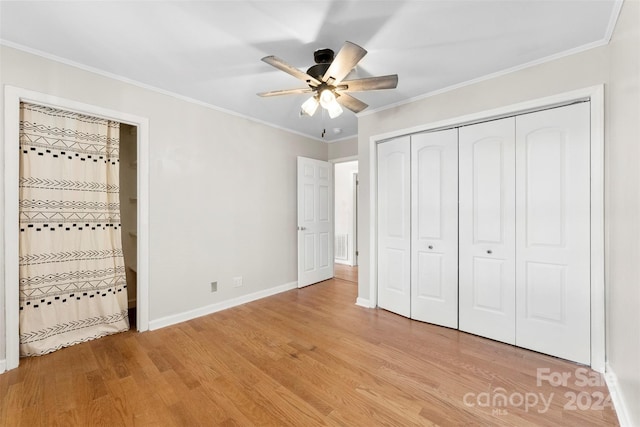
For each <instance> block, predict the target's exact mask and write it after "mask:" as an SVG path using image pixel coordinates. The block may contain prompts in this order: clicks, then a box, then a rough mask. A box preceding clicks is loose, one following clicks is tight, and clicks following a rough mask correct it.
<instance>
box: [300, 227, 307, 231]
mask: <svg viewBox="0 0 640 427" xmlns="http://www.w3.org/2000/svg"><path fill="white" fill-rule="evenodd" d="M306 229H307V227H300V226H298V231H304V230H306Z"/></svg>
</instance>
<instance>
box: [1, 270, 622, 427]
mask: <svg viewBox="0 0 640 427" xmlns="http://www.w3.org/2000/svg"><path fill="white" fill-rule="evenodd" d="M355 298H356V285H355V284H348V283H347V282H345V281H342V280H329V281H326V282H322V283H319V284H316V285H313V286H308V287H306V288H304V289H300V290H292V291H289V292H285V293H282V294H279V295H276V296H273V297H269V298H266V299H263V300H260V301H256V302H253V303H249V304H246V305H243V306H239V307H236V308H232V309H229V310H225V311H222V312H219V313H216V314H212V315H209V316H206V317H201V318H199V319H195V320H192V321H189V322H185V323H182V324H179V325H175V326H171V327H167V328H164V329H161V330H157V331H152V332H145V333H137V332H125V333H122V334H118V335H112V336H109V337H105V338H102V339H99V340H96V341H92V342H89V343H84V344H80V345H77V346H74V347H71V348H67V349H63V350H60V351H58V352H55V353H52V354H49V355H46V356H42V357H35V358H30V359H23V360H22V361H21V364H20V367H19V368H18V369H16V370H13V371H10V372H8V373H5V374H3V375H0V399H1V405H0V425H7V426H14V425H25V426H37V425H47V426H49V425H91V426H93V425H134V424H135V425H154V426H156V425H158V426H171V425H183V426H195V425H225V426H251V425H278V426H315V425H340V426H374V425H393V426H410V425H435V424H439V425H447V426H448V425H518V426H526V425H545V426H551V425H554V426H557V425H579V426H586V425H615V424H616V423H617V420H616V417H615V414H614V413H613V411H612V410H611V409H610V408H608V407H607V408H606V409H604V410H600V409H597V407H594V409H588V410H582V411H581V410H569V409H563V406H564V405H566V404H567V403H569V404H571V402H570V401H569V400H567V398H566V397H565V393H567V396H571V393H575V394H576V395H577V393H584V394H583V397H582V398H581V399H582V400H580V399H578V403H577V404H576V406H578V404H579V405H582V406H583V407H585V406H588V407H593V406H594V405H595V403H597V402H595V400H597V399H598V398H599V396H600V395H599V394H598V393H602V394H603V395H606V394H607V390H606V387H604V386H599V387H580V386H579V385H578V384H576V378H575V376H574V374H575V373H576V368H578V366H577V365H575V364H572V363H568V362H565V361H562V360H558V359H555V358H553V357H548V356H544V355H540V354H537V353H533V352H530V351H527V350H522V349H517V348H514V347H512V346H509V345H505V344H500V343H497V342H493V341H489V340H486V339H483V338H479V337H475V336H473V335H469V334H465V333H461V332H458V331H455V330H451V329H446V328H440V327H436V326H433V325H428V324H424V323H420V322H415V321H411V320H408V319H406V318H403V317H400V316H396V315H394V314H391V313H389V312H386V311H383V310H371V309H365V308H361V307H358V306H356V305H354V301H355ZM538 368H543V369H544V368H546V369H549V372H550V373H552V374H558V375H561V374H565V373H569V374H571V375H572V378H570V379H569V381H568V385H567V386H566V387H562V386H558V387H551V386H550V385H548V382H547V381H543V382H544V384H543V385H542V386H537V385H536V369H538ZM588 372H590V371H588ZM595 378H596V379H600V376H599V375H596V376H595ZM501 394H502V395H504V396H506V397H507V399H508V401H507V404H506V406H500V403H501V401H499V400H497V401H494V400H495V399H494V398H495V397H496V396H498V397H499V396H500V395H501ZM534 394H536V395H538V396H540V395H542V396H543V397H544V398H545V399H546V400H547V401H548V400H549V399H550V400H551V405H550V408H549V409H548V411H546V412H544V405H543V404H542V403H541V402H539V403H538V404H537V405H536V406H532V407H529V408H525V406H524V404H523V401H526V399H529V401H530V402H533V397H532V396H533V395H534ZM585 396H586V397H585ZM487 398H488V400H487ZM492 401H493V403H492ZM509 401H510V402H511V403H509ZM574 403H575V402H574ZM587 403H589V405H586V404H587ZM539 411H542V412H543V413H540V412H539Z"/></svg>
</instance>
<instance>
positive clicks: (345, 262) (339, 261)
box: [333, 259, 351, 266]
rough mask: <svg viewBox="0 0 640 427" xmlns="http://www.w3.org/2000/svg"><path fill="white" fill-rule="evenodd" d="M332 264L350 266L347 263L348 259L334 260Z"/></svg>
mask: <svg viewBox="0 0 640 427" xmlns="http://www.w3.org/2000/svg"><path fill="white" fill-rule="evenodd" d="M333 262H334V263H335V264H342V265H348V266H351V263H350V262H349V260H348V259H334V260H333Z"/></svg>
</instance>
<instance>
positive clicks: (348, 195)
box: [334, 160, 358, 267]
mask: <svg viewBox="0 0 640 427" xmlns="http://www.w3.org/2000/svg"><path fill="white" fill-rule="evenodd" d="M334 183H335V192H334V197H335V203H334V209H335V212H334V220H335V230H334V233H335V238H334V242H335V248H334V257H335V263H336V264H341V265H347V266H350V267H354V266H356V265H358V244H357V242H358V226H357V213H358V194H357V193H358V161H357V160H353V161H347V162H342V163H336V164H335V165H334Z"/></svg>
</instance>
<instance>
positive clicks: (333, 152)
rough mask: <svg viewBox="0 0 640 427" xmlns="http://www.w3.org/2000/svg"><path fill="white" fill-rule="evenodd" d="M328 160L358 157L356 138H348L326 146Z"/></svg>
mask: <svg viewBox="0 0 640 427" xmlns="http://www.w3.org/2000/svg"><path fill="white" fill-rule="evenodd" d="M327 148H328V150H329V160H334V159H343V158H345V157H353V156H357V155H358V138H357V137H353V138H348V139H343V140H341V141H336V142H330V143H328V144H327Z"/></svg>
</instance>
